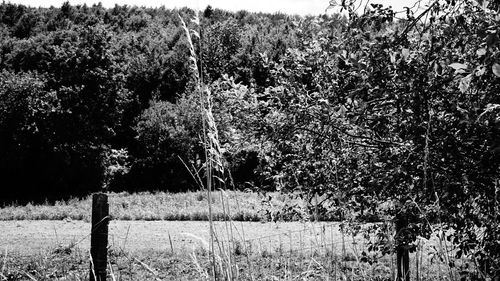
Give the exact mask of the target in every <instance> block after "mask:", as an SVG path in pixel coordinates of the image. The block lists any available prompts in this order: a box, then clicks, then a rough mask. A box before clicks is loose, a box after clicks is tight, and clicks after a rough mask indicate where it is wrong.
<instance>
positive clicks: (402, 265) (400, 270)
mask: <svg viewBox="0 0 500 281" xmlns="http://www.w3.org/2000/svg"><path fill="white" fill-rule="evenodd" d="M407 227H408V218H406V216H404V215H401V216H398V217H397V218H396V268H397V278H396V281H410V252H409V250H408V247H406V242H405V241H404V240H405V239H404V232H405V231H406V228H407Z"/></svg>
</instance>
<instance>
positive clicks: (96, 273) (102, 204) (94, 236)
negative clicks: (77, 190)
mask: <svg viewBox="0 0 500 281" xmlns="http://www.w3.org/2000/svg"><path fill="white" fill-rule="evenodd" d="M108 224H109V205H108V196H107V195H106V194H104V193H96V194H94V195H93V196H92V230H91V236H90V256H91V261H90V281H106V267H107V263H108Z"/></svg>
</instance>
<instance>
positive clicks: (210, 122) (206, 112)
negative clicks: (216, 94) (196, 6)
mask: <svg viewBox="0 0 500 281" xmlns="http://www.w3.org/2000/svg"><path fill="white" fill-rule="evenodd" d="M179 19H180V22H181V27H182V28H183V29H184V31H185V33H186V37H187V41H188V46H189V52H190V55H189V62H190V66H189V67H190V69H191V71H192V73H193V77H194V79H195V92H196V93H197V94H198V95H199V101H200V108H201V115H202V116H201V117H202V118H201V120H202V128H203V135H202V141H203V146H204V151H205V159H206V162H205V171H206V188H207V198H208V220H209V224H210V251H209V253H210V255H211V257H212V263H213V277H214V279H216V278H217V277H216V276H217V275H216V260H215V254H214V250H215V248H214V227H213V216H212V189H213V186H214V185H215V181H214V180H219V181H222V177H219V176H217V175H223V173H224V166H223V161H222V153H221V148H220V143H219V133H218V131H217V126H216V123H215V119H214V116H213V113H212V95H211V92H210V89H209V88H208V87H207V86H206V85H205V84H204V82H203V74H202V72H201V71H200V70H202V69H203V66H202V62H201V59H200V60H199V61H198V59H197V57H198V56H197V55H196V52H195V49H194V43H193V37H196V38H197V39H198V42H199V44H200V46H199V47H200V48H199V49H200V51H201V50H202V48H201V36H200V33H199V32H198V31H196V30H193V29H189V28H188V27H187V25H186V23H185V22H184V20H183V19H182V17H181V16H180V15H179ZM192 23H194V24H195V25H196V27H197V28H198V29H200V20H199V17H198V14H196V15H195V17H194V18H193V20H192Z"/></svg>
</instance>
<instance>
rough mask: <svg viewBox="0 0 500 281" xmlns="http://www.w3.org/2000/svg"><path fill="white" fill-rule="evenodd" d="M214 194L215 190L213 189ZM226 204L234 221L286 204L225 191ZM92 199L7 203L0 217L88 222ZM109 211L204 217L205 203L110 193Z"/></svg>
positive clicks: (181, 196)
mask: <svg viewBox="0 0 500 281" xmlns="http://www.w3.org/2000/svg"><path fill="white" fill-rule="evenodd" d="M216 195H217V192H216ZM227 195H228V199H229V200H227V204H229V205H228V206H226V207H228V208H230V209H231V210H237V211H234V212H232V213H231V217H230V219H231V220H234V221H262V220H264V221H267V220H268V219H270V217H269V213H272V211H273V210H274V211H275V210H279V209H280V208H282V207H283V206H284V204H285V203H290V199H287V198H286V196H282V195H279V194H277V193H273V194H271V195H272V198H273V199H272V200H271V202H270V203H269V204H268V203H266V204H265V205H263V204H262V200H263V199H264V197H263V196H262V195H259V194H257V193H248V192H241V191H228V192H227ZM91 203H92V198H91V196H88V197H86V198H84V199H77V198H73V199H70V200H67V201H57V202H55V203H54V204H50V203H44V204H27V205H16V204H11V205H8V206H4V207H2V208H0V220H64V219H72V220H84V221H90V210H91ZM221 203H222V202H221V197H220V196H213V198H212V206H214V210H213V211H214V213H213V217H214V219H215V220H220V219H222V218H223V216H224V212H223V210H222V204H221ZM109 204H110V214H111V216H112V219H114V220H148V221H150V220H182V221H186V220H193V221H206V220H208V207H207V206H208V202H207V193H206V191H205V192H202V191H200V192H186V193H166V192H155V193H135V194H130V193H124V192H122V193H110V194H109Z"/></svg>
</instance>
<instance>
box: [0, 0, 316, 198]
mask: <svg viewBox="0 0 500 281" xmlns="http://www.w3.org/2000/svg"><path fill="white" fill-rule="evenodd" d="M179 15H180V16H182V17H183V18H186V20H187V19H190V18H193V16H194V11H192V10H189V9H181V10H168V9H165V8H154V9H153V8H139V7H130V6H118V5H117V6H115V7H114V8H112V9H106V8H103V7H102V6H101V5H93V6H91V7H89V6H86V5H81V6H80V5H78V6H72V5H70V4H69V3H67V2H66V3H64V4H63V5H62V6H61V7H57V8H56V7H51V8H31V7H26V6H23V5H16V4H10V3H5V2H3V3H2V4H1V5H0V108H1V110H0V179H1V181H2V184H1V186H2V187H1V189H0V198H2V199H1V200H2V201H8V200H12V199H16V200H45V199H46V198H48V199H53V198H61V197H68V196H79V195H84V194H88V193H89V192H91V191H96V190H99V189H100V188H101V187H102V186H103V184H104V183H106V184H107V185H108V186H109V188H110V189H111V190H115V191H118V190H128V191H137V190H168V191H185V190H190V189H194V188H195V185H194V182H193V181H192V178H191V176H190V175H189V173H188V171H187V169H186V167H185V166H184V165H183V164H182V162H181V161H180V159H179V157H181V158H182V159H183V160H185V161H186V162H187V161H191V162H196V159H198V164H199V159H200V158H203V150H202V148H201V144H200V138H199V132H197V131H196V129H195V127H196V124H197V122H198V121H199V120H198V119H199V117H198V116H197V115H198V114H199V113H197V112H196V111H195V108H194V107H193V106H191V105H192V102H193V101H192V100H193V99H192V98H190V97H189V96H190V93H192V90H193V85H190V71H189V63H190V61H189V58H188V56H189V51H188V47H187V42H186V37H185V34H184V31H183V30H182V29H181V28H180V23H179ZM201 20H202V25H203V27H204V28H203V31H202V32H203V36H202V38H203V39H202V40H203V42H201V44H197V47H198V46H200V45H201V46H202V48H203V50H197V51H198V52H199V53H200V54H202V61H203V66H204V68H203V74H204V77H205V81H206V83H212V82H213V81H216V80H218V79H220V78H221V77H223V75H229V76H231V77H233V79H234V82H235V83H241V84H242V85H247V86H252V87H255V88H257V89H263V88H264V87H267V86H269V85H270V84H271V83H272V82H271V81H270V75H269V73H268V70H267V68H266V65H265V64H266V63H268V62H266V61H265V60H264V59H263V56H262V55H263V54H266V56H267V57H269V59H271V60H273V61H279V60H280V58H281V56H282V55H283V54H284V53H285V51H286V49H287V48H290V47H294V46H296V45H297V42H298V41H299V40H300V38H299V37H300V36H299V34H298V33H297V30H296V24H297V21H299V20H304V19H300V18H299V17H293V16H287V15H283V14H260V13H259V14H256V13H248V12H245V11H241V12H237V13H230V12H226V11H222V10H219V9H212V8H211V7H207V9H206V10H205V11H204V12H203V17H202V19H201ZM305 20H306V21H307V22H309V23H311V24H312V22H313V18H312V17H311V18H308V19H305ZM266 59H267V58H266ZM180 100H182V101H180ZM110 155H111V158H110ZM116 155H118V156H116ZM113 156H116V157H114V158H113ZM121 156H123V157H121ZM227 156H228V159H229V162H228V165H229V166H230V168H231V170H232V171H233V180H234V183H235V184H236V185H237V186H240V187H241V186H242V185H244V183H245V182H247V183H253V182H255V181H258V180H259V179H258V177H257V176H256V173H255V172H254V171H255V170H256V169H257V168H258V165H259V159H258V157H257V152H256V151H254V150H252V149H245V148H241V149H236V150H235V151H232V152H231V153H227ZM109 159H111V161H122V162H126V163H121V164H123V165H125V166H127V173H126V174H125V173H120V174H118V175H116V176H113V177H112V179H110V180H107V179H106V176H107V175H106V168H107V167H109V165H110V163H109V161H108V160H109ZM113 159H114V160H113ZM118 164H119V163H118Z"/></svg>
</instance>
